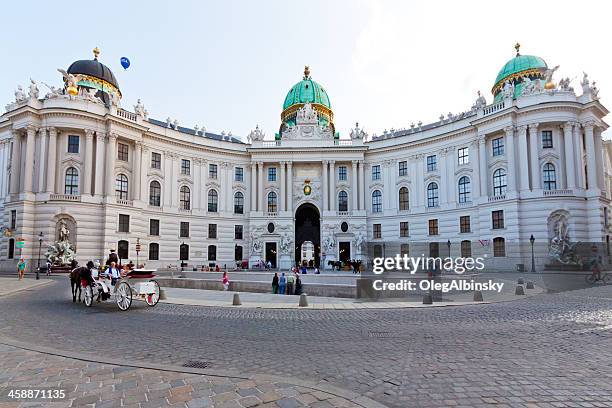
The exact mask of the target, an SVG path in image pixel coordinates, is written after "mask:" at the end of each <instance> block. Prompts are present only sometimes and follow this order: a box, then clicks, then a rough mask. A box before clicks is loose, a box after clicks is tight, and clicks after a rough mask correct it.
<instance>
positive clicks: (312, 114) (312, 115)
mask: <svg viewBox="0 0 612 408" xmlns="http://www.w3.org/2000/svg"><path fill="white" fill-rule="evenodd" d="M318 119H319V117H318V115H317V111H315V110H314V108H313V107H312V105H311V104H310V103H308V102H307V103H305V104H304V106H302V107H301V108H300V109H298V111H297V116H296V120H295V123H296V124H298V125H299V124H303V123H316V122H317V121H318Z"/></svg>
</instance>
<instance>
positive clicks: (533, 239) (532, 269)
mask: <svg viewBox="0 0 612 408" xmlns="http://www.w3.org/2000/svg"><path fill="white" fill-rule="evenodd" d="M534 242H535V237H534V236H533V234H531V237H530V238H529V243H530V244H531V272H532V273H533V272H535V271H536V270H535V256H534V254H533V244H534Z"/></svg>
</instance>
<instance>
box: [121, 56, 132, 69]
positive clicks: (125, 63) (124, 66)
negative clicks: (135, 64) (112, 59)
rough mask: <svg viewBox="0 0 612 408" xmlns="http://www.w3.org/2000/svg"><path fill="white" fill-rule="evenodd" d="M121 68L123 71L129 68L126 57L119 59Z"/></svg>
mask: <svg viewBox="0 0 612 408" xmlns="http://www.w3.org/2000/svg"><path fill="white" fill-rule="evenodd" d="M121 66H122V67H123V69H128V68H129V67H130V60H129V59H127V57H121Z"/></svg>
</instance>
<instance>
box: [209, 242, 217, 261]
mask: <svg viewBox="0 0 612 408" xmlns="http://www.w3.org/2000/svg"><path fill="white" fill-rule="evenodd" d="M208 260H209V261H216V260H217V246H216V245H209V246H208Z"/></svg>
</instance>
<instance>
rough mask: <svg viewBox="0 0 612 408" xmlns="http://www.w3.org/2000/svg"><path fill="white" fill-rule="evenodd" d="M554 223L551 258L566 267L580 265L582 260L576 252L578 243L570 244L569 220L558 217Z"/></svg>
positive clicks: (550, 247) (550, 248) (550, 249)
mask: <svg viewBox="0 0 612 408" xmlns="http://www.w3.org/2000/svg"><path fill="white" fill-rule="evenodd" d="M552 222H553V231H554V236H553V237H552V238H551V239H550V246H549V255H550V257H551V258H552V259H553V260H554V261H556V262H559V263H562V264H564V265H578V264H580V259H579V258H578V256H577V255H576V250H575V247H576V245H577V242H575V243H572V242H570V238H569V226H568V222H567V218H566V217H564V216H557V217H555V219H554V220H553V221H552Z"/></svg>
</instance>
